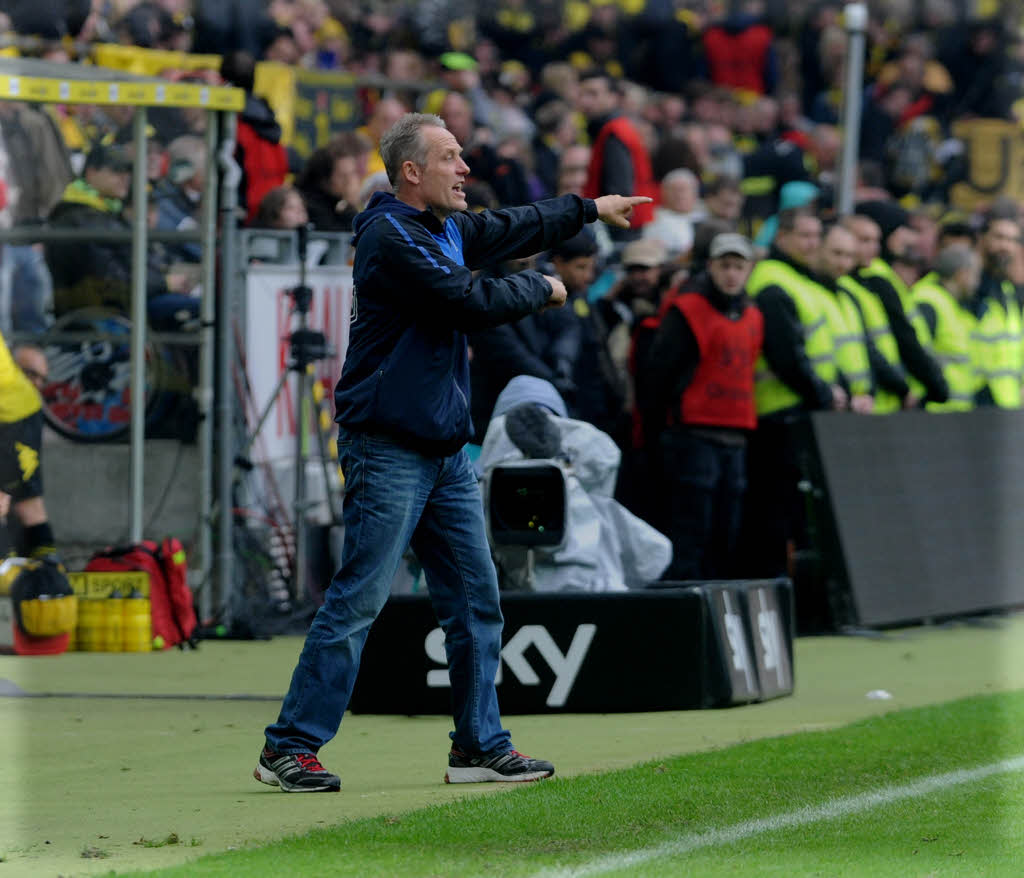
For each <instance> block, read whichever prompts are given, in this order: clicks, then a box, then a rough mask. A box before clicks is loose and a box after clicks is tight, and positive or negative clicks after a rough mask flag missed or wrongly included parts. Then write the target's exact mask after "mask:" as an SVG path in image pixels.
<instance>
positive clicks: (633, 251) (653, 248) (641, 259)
mask: <svg viewBox="0 0 1024 878" xmlns="http://www.w3.org/2000/svg"><path fill="white" fill-rule="evenodd" d="M667 258H668V254H667V253H666V252H665V248H664V247H663V246H662V244H661V243H660V242H659V241H655V240H654V239H653V238H641V239H640V240H639V241H630V242H629V243H628V244H627V245H626V246H625V247H623V248H622V265H623V267H624V268H629V266H631V265H639V266H642V267H643V268H655V267H656V266H658V265H661V264H662V263H663V262H664V261H665V260H666V259H667Z"/></svg>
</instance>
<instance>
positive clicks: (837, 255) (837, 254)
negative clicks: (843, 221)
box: [816, 226, 874, 414]
mask: <svg viewBox="0 0 1024 878" xmlns="http://www.w3.org/2000/svg"><path fill="white" fill-rule="evenodd" d="M856 261H857V242H856V239H855V238H854V236H853V235H852V234H851V233H850V232H849V231H847V230H846V229H844V228H843V227H842V226H833V227H832V228H831V229H829V231H828V233H827V234H826V235H825V239H824V241H822V245H821V250H820V252H819V254H818V261H817V266H816V267H817V278H816V279H817V282H818V284H817V286H818V289H819V290H820V293H821V302H822V307H823V308H824V312H825V320H826V322H827V323H828V325H829V329H830V331H831V333H832V341H833V343H834V344H835V359H836V366H837V367H838V369H839V377H840V380H841V382H842V385H843V388H844V389H845V390H846V392H847V393H848V394H849V395H850V409H851V410H852V411H855V412H857V413H858V414H870V413H871V412H872V411H873V410H874V399H873V396H872V395H873V392H874V382H873V381H872V377H871V355H870V352H869V340H868V337H867V332H866V331H865V329H864V320H863V317H862V316H861V311H860V308H859V307H858V305H857V301H856V300H855V299H854V298H853V296H851V295H850V294H849V293H847V292H846V291H845V290H843V289H842V288H841V287H840V286H839V279H840V278H841V277H843V276H844V275H846V274H848V273H849V272H850V271H851V270H852V269H853V266H854V264H855V263H856Z"/></svg>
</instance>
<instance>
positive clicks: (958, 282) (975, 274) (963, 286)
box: [949, 256, 981, 299]
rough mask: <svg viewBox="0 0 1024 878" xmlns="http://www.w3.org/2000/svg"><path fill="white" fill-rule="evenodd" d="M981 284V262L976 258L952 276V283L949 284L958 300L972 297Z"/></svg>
mask: <svg viewBox="0 0 1024 878" xmlns="http://www.w3.org/2000/svg"><path fill="white" fill-rule="evenodd" d="M980 282H981V260H980V259H979V258H977V257H976V256H975V257H974V258H972V259H971V261H970V263H969V264H967V265H965V266H964V267H963V268H961V269H960V270H959V271H958V272H957V273H956V274H955V275H953V283H952V284H950V285H949V286H951V287H952V288H953V290H954V291H955V293H956V296H957V298H958V299H968V298H970V297H971V296H972V295H974V291H975V290H976V289H978V284H979V283H980Z"/></svg>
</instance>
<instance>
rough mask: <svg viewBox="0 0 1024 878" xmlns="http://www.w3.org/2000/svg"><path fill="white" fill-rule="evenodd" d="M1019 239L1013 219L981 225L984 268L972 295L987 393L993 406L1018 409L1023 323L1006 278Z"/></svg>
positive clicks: (1023, 375) (1023, 356)
mask: <svg viewBox="0 0 1024 878" xmlns="http://www.w3.org/2000/svg"><path fill="white" fill-rule="evenodd" d="M1020 240H1021V234H1020V226H1019V225H1018V223H1017V222H1016V220H1013V219H1009V218H1002V217H998V216H995V217H989V218H988V220H987V221H986V222H985V227H984V229H983V230H982V234H981V240H980V242H979V250H980V252H981V257H982V260H983V262H984V266H983V270H982V272H981V278H980V282H979V284H978V290H977V293H976V294H975V298H976V300H977V307H978V308H979V309H980V310H981V311H982V316H981V318H980V319H979V323H978V336H979V340H980V342H981V344H982V351H983V354H982V359H983V363H984V368H985V374H986V377H987V379H988V386H989V390H991V392H992V398H993V400H994V401H995V404H996V405H998V406H1000V407H1002V408H1020V407H1021V402H1022V398H1021V383H1022V381H1024V326H1022V324H1024V321H1022V318H1021V309H1020V305H1019V304H1018V302H1017V297H1016V291H1015V290H1014V287H1013V284H1012V283H1011V282H1010V280H1009V279H1008V277H1007V270H1008V269H1009V266H1010V262H1011V260H1012V259H1013V256H1014V251H1015V249H1016V248H1017V247H1019V246H1020Z"/></svg>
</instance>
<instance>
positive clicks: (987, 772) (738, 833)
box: [534, 755, 1024, 878]
mask: <svg viewBox="0 0 1024 878" xmlns="http://www.w3.org/2000/svg"><path fill="white" fill-rule="evenodd" d="M1021 770H1024V755H1021V756H1015V757H1013V758H1012V759H1004V760H1002V761H1000V762H993V763H991V764H989V765H979V766H978V767H977V768H966V769H960V770H958V771H950V772H948V773H946V774H934V775H931V776H930V777H925V778H922V779H921V780H916V781H914V782H913V783H909V784H906V785H905V786H900V787H882V788H881V789H878V790H874V791H873V792H869V793H860V794H858V795H856V796H847V797H846V798H842V799H833V800H831V801H829V802H825V803H823V804H821V805H809V806H808V807H806V808H800V809H799V810H797V811H790V812H788V813H786V814H776V815H775V816H774V817H759V818H757V819H756V820H746V821H744V822H743V823H737V824H735V825H733V826H726V827H724V828H722V829H709V830H708V831H706V832H700V833H693V834H691V835H684V836H681V837H680V838H677V839H674V840H673V841H667V842H663V843H662V844H659V845H655V846H653V847H649V848H641V849H639V850H635V851H627V852H624V853H618V854H609V855H608V856H605V857H599V858H598V859H596V860H592V861H591V862H589V863H584V864H583V865H580V866H575V867H566V868H562V869H544V870H541V871H540V872H536V873H534V878H583V876H589V875H603V874H605V873H607V872H614V871H616V870H619V869H628V868H629V867H630V866H639V865H641V864H643V863H648V862H650V861H651V860H658V859H661V858H663V857H671V856H678V855H679V854H686V853H689V852H690V851H695V850H698V849H700V848H709V847H718V846H719V845H726V844H733V843H735V842H738V841H743V840H745V839H748V838H752V837H754V836H756V835H761V834H763V833H767V832H775V831H777V830H779V829H789V828H790V827H793V826H804V825H806V824H808V823H818V822H820V821H822V820H834V819H836V818H837V817H847V816H849V815H850V814H856V813H858V812H860V811H870V810H871V809H872V808H877V807H880V806H882V805H889V804H891V803H892V802H898V801H900V800H901V799H917V798H920V797H921V796H927V795H929V794H930V793H935V792H939V791H941V790H945V789H948V788H950V787H954V786H957V785H958V784H965V783H973V782H974V781H978V780H983V779H984V778H987V777H992V776H993V775H996V774H1009V773H1010V772H1014V771H1021Z"/></svg>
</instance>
